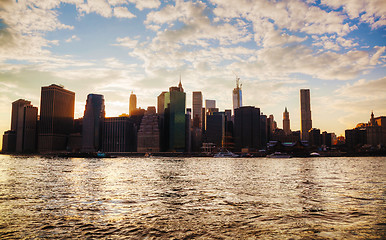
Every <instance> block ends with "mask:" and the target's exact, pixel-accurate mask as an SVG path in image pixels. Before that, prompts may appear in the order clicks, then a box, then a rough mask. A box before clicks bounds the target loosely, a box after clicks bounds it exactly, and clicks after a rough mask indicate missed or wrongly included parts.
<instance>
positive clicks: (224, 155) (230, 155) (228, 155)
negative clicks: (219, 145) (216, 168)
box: [213, 150, 239, 158]
mask: <svg viewBox="0 0 386 240" xmlns="http://www.w3.org/2000/svg"><path fill="white" fill-rule="evenodd" d="M213 157H215V158H236V157H239V155H237V154H235V153H233V152H229V151H228V150H226V152H223V151H221V152H218V153H216V154H215V155H213Z"/></svg>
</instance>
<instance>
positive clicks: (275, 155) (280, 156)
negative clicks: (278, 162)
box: [267, 152, 292, 158]
mask: <svg viewBox="0 0 386 240" xmlns="http://www.w3.org/2000/svg"><path fill="white" fill-rule="evenodd" d="M267 157H268V158H291V157H292V156H291V155H289V154H287V153H282V152H274V153H272V154H269V155H267Z"/></svg>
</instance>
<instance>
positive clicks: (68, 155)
mask: <svg viewBox="0 0 386 240" xmlns="http://www.w3.org/2000/svg"><path fill="white" fill-rule="evenodd" d="M0 154H1V155H11V156H21V157H23V156H25V157H28V156H37V157H45V158H55V157H58V158H118V157H133V158H148V157H171V158H172V157H179V158H201V157H213V155H214V154H206V153H182V152H155V153H145V152H107V153H104V154H105V155H103V156H98V155H97V153H69V152H53V153H7V152H0ZM149 154H150V156H149ZM236 154H238V155H239V157H236V158H266V157H267V155H268V154H259V153H257V154H256V153H250V154H248V155H245V154H244V153H237V152H236ZM243 154H244V156H243ZM319 154H320V156H318V157H313V156H310V155H309V154H307V153H304V154H296V155H292V157H293V158H321V157H385V156H386V151H377V152H363V153H350V152H348V153H347V152H319ZM225 158H226V157H225Z"/></svg>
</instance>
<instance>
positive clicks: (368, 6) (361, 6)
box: [321, 0, 386, 29]
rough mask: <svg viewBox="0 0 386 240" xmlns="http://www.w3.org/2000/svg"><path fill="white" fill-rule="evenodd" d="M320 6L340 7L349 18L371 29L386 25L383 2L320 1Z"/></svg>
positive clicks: (384, 4) (385, 11)
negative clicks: (368, 25) (357, 20)
mask: <svg viewBox="0 0 386 240" xmlns="http://www.w3.org/2000/svg"><path fill="white" fill-rule="evenodd" d="M321 4H323V5H327V6H329V7H332V8H333V9H339V8H341V7H342V8H343V12H345V13H347V15H348V17H349V18H351V19H359V20H360V21H361V22H364V23H368V24H370V26H371V27H372V28H373V29H374V28H379V27H382V26H385V25H386V2H385V1H384V0H321Z"/></svg>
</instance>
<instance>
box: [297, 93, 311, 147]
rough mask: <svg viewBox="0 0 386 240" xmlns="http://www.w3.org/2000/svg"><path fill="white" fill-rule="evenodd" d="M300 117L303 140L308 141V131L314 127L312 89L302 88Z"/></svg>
mask: <svg viewBox="0 0 386 240" xmlns="http://www.w3.org/2000/svg"><path fill="white" fill-rule="evenodd" d="M300 119H301V131H302V135H301V136H302V140H303V141H308V131H309V130H310V129H311V128H312V120H311V103H310V89H300Z"/></svg>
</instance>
